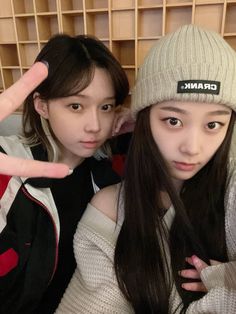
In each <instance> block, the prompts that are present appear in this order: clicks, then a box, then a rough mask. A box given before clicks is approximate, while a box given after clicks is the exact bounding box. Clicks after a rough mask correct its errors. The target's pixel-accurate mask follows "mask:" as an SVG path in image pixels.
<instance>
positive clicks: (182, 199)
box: [115, 107, 235, 314]
mask: <svg viewBox="0 0 236 314" xmlns="http://www.w3.org/2000/svg"><path fill="white" fill-rule="evenodd" d="M149 116H150V107H147V108H145V109H143V110H142V111H140V112H139V114H138V117H137V121H136V126H135V130H134V133H133V137H132V140H131V144H130V148H129V152H128V156H127V163H126V173H125V181H124V183H123V189H124V211H125V219H124V223H123V225H122V228H121V232H120V234H119V237H118V241H117V245H116V249H115V271H116V276H117V280H118V284H119V287H120V289H121V291H122V293H123V294H124V296H125V297H126V299H127V300H128V301H129V302H130V303H131V305H132V306H133V308H134V310H135V313H138V314H139V313H140V314H141V313H142V314H143V313H160V314H161V313H163V314H167V313H168V311H169V310H170V306H169V298H170V293H171V290H172V288H173V284H175V285H176V287H177V290H178V292H179V294H180V296H181V298H182V304H181V305H180V306H181V309H182V311H183V312H184V311H185V309H186V308H187V307H188V305H189V304H190V303H191V302H192V301H193V300H196V299H199V298H200V297H201V296H202V295H203V294H202V293H196V292H188V291H185V290H184V289H182V288H181V279H180V276H178V271H179V270H181V269H184V268H186V267H187V265H186V262H185V258H186V257H187V256H191V255H193V254H196V255H197V256H198V257H200V258H201V259H203V260H204V261H206V262H208V263H209V259H210V258H211V259H216V260H219V261H227V253H226V240H225V228H224V216H225V211H224V195H225V190H226V186H227V164H228V155H229V147H230V143H231V137H232V133H233V127H234V121H235V113H234V112H233V113H232V115H231V120H230V123H229V127H228V130H227V134H226V136H225V139H224V141H223V143H222V144H221V146H220V147H219V148H218V150H217V152H216V153H215V155H214V156H213V157H212V159H211V160H210V161H209V162H208V164H207V165H206V166H205V167H203V168H202V169H201V170H200V171H199V173H198V174H196V175H195V176H194V177H193V178H192V179H190V180H187V181H186V182H185V183H184V185H183V187H182V190H181V193H180V195H178V193H177V192H176V190H175V188H174V187H173V184H172V182H171V179H170V176H169V174H168V170H167V167H166V164H165V161H164V160H163V157H162V155H161V153H160V151H159V149H158V147H157V145H156V143H155V141H154V139H153V136H152V133H151V129H150V122H149V120H150V119H149ZM161 191H166V192H167V193H168V195H169V197H170V200H171V202H172V205H173V207H174V209H175V218H174V221H173V223H172V225H171V228H170V231H168V230H167V227H166V225H165V223H164V222H163V214H164V212H163V204H162V200H161ZM215 243H217V246H216V245H215ZM169 256H170V260H171V262H170V263H168V258H169ZM185 281H186V280H185Z"/></svg>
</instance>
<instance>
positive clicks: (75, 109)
mask: <svg viewBox="0 0 236 314" xmlns="http://www.w3.org/2000/svg"><path fill="white" fill-rule="evenodd" d="M69 106H70V108H71V109H72V110H73V111H79V110H81V108H82V107H81V105H80V104H77V103H76V104H70V105H69Z"/></svg>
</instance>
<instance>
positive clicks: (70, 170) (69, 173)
mask: <svg viewBox="0 0 236 314" xmlns="http://www.w3.org/2000/svg"><path fill="white" fill-rule="evenodd" d="M73 171H74V170H73V169H71V168H70V169H69V172H68V176H69V175H71V174H72V173H73Z"/></svg>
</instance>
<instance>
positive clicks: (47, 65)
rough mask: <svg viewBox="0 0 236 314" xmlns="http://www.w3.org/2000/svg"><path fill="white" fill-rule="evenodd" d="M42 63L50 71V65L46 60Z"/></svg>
mask: <svg viewBox="0 0 236 314" xmlns="http://www.w3.org/2000/svg"><path fill="white" fill-rule="evenodd" d="M40 62H42V63H43V64H45V65H46V67H47V68H48V69H49V63H48V62H47V61H46V60H40Z"/></svg>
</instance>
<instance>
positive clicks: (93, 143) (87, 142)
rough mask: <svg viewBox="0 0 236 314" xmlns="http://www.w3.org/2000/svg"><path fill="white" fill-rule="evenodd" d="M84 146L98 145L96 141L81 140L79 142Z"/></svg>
mask: <svg viewBox="0 0 236 314" xmlns="http://www.w3.org/2000/svg"><path fill="white" fill-rule="evenodd" d="M80 143H81V144H82V146H83V147H84V148H90V149H91V148H96V147H97V146H98V143H99V142H98V141H81V142H80Z"/></svg>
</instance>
